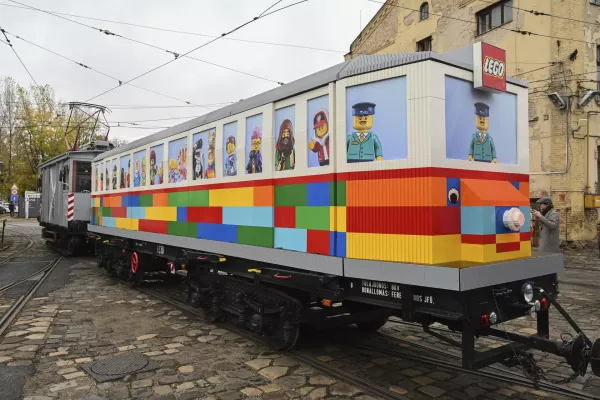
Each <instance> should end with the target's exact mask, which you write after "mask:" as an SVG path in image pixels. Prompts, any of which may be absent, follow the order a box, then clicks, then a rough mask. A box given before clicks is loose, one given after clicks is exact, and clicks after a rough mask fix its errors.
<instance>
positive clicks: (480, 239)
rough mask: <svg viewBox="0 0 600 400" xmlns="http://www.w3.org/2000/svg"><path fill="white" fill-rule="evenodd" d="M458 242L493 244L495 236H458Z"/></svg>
mask: <svg viewBox="0 0 600 400" xmlns="http://www.w3.org/2000/svg"><path fill="white" fill-rule="evenodd" d="M460 242H461V243H464V244H495V243H496V234H492V235H464V234H463V235H460Z"/></svg>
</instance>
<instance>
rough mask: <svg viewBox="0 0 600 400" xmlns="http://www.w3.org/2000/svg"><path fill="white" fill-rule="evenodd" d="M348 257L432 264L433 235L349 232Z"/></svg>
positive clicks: (347, 242) (347, 241)
mask: <svg viewBox="0 0 600 400" xmlns="http://www.w3.org/2000/svg"><path fill="white" fill-rule="evenodd" d="M346 238H347V239H346V257H348V258H357V259H363V260H377V261H391V262H405V263H415V264H432V259H433V257H432V237H431V236H417V235H389V234H380V233H354V232H351V233H347V236H346Z"/></svg>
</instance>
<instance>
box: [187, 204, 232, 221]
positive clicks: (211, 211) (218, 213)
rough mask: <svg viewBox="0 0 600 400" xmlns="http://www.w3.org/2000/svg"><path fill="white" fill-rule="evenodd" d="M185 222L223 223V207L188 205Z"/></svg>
mask: <svg viewBox="0 0 600 400" xmlns="http://www.w3.org/2000/svg"><path fill="white" fill-rule="evenodd" d="M187 222H204V223H207V224H222V223H223V207H188V209H187Z"/></svg>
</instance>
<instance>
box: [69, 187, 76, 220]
mask: <svg viewBox="0 0 600 400" xmlns="http://www.w3.org/2000/svg"><path fill="white" fill-rule="evenodd" d="M74 211H75V194H74V193H69V194H68V195H67V221H73V213H74Z"/></svg>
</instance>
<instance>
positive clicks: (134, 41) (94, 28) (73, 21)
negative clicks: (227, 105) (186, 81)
mask: <svg viewBox="0 0 600 400" xmlns="http://www.w3.org/2000/svg"><path fill="white" fill-rule="evenodd" d="M9 1H12V2H14V3H17V4H20V5H23V6H25V7H29V8H31V9H33V10H36V11H41V12H43V13H44V14H48V15H52V16H54V17H57V18H61V19H64V20H66V21H69V22H72V23H74V24H77V25H81V26H84V27H86V28H89V29H92V30H94V31H97V32H100V33H103V34H104V35H106V36H114V37H117V38H120V39H124V40H127V41H129V42H132V43H137V44H140V45H142V46H146V47H151V48H153V49H157V50H160V51H162V52H166V53H169V54H171V55H173V56H174V57H175V58H178V57H186V58H189V59H191V60H194V61H197V62H201V63H204V64H209V65H213V66H215V67H219V68H223V69H226V70H229V71H233V72H237V73H239V74H243V75H247V76H251V77H254V78H257V79H261V80H264V81H267V82H272V83H276V84H278V85H283V84H284V83H283V82H280V81H276V80H273V79H269V78H265V77H262V76H259V75H255V74H251V73H249V72H244V71H240V70H238V69H235V68H231V67H227V66H224V65H221V64H218V63H215V62H211V61H206V60H201V59H199V58H195V57H192V56H189V55H185V54H184V55H181V53H180V52H178V51H174V50H169V49H165V48H163V47H160V46H156V45H153V44H150V43H146V42H143V41H141V40H137V39H132V38H130V37H127V36H123V35H121V34H118V33H115V32H111V31H109V30H107V29H102V28H97V27H95V26H92V25H88V24H84V23H83V22H79V21H75V20H72V19H70V18H66V17H63V16H61V15H58V14H54V13H52V12H50V11H44V10H41V9H38V8H35V7H33V6H29V5H27V4H25V3H19V2H18V1H15V0H9Z"/></svg>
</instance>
